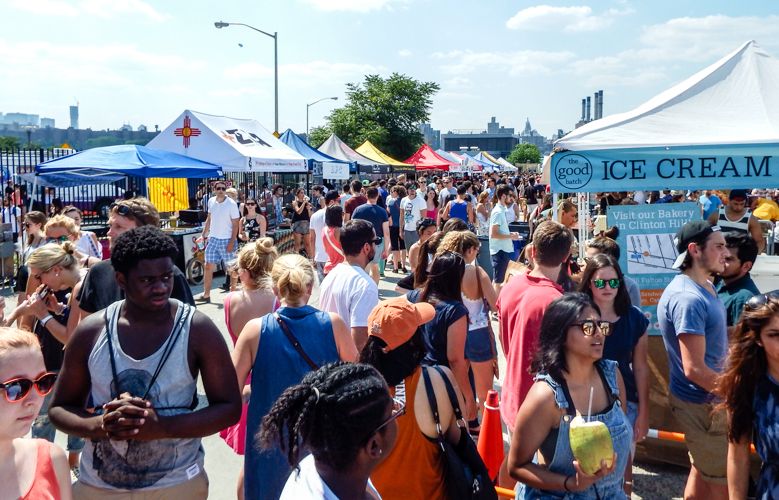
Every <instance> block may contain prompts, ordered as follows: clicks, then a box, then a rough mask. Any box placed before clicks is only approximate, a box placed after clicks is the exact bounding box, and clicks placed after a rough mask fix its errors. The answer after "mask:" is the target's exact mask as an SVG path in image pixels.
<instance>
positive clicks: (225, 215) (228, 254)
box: [197, 181, 241, 302]
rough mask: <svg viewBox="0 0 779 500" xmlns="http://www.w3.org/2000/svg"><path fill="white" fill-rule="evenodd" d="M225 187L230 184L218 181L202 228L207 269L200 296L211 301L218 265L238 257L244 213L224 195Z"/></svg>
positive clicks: (202, 300) (200, 299)
mask: <svg viewBox="0 0 779 500" xmlns="http://www.w3.org/2000/svg"><path fill="white" fill-rule="evenodd" d="M226 189H227V184H225V183H224V182H223V181H216V182H215V183H214V192H215V193H216V196H214V197H213V198H211V199H209V200H208V217H207V218H206V224H205V227H204V228H203V238H204V239H205V240H206V256H205V257H206V271H205V276H204V278H203V295H201V296H200V297H199V298H198V299H197V300H198V301H200V302H211V281H212V280H213V278H214V270H216V265H217V264H218V263H219V262H229V261H231V260H233V259H235V245H236V238H237V237H238V228H239V222H240V220H241V214H240V213H239V212H238V204H237V203H236V202H235V201H233V199H232V198H229V197H228V196H226V195H225V191H226Z"/></svg>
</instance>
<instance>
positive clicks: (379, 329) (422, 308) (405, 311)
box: [368, 296, 435, 352]
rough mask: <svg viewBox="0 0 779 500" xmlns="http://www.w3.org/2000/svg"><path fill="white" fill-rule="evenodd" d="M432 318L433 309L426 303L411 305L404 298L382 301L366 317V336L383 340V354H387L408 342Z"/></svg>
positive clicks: (433, 315)
mask: <svg viewBox="0 0 779 500" xmlns="http://www.w3.org/2000/svg"><path fill="white" fill-rule="evenodd" d="M433 317H435V307H433V306H432V305H430V304H428V303H426V302H421V303H418V304H413V303H411V302H409V301H408V299H407V298H406V297H405V296H401V297H396V298H393V299H388V300H383V301H381V302H379V305H377V306H376V307H374V308H373V311H371V314H370V315H369V316H368V335H372V336H374V337H377V338H380V339H381V340H383V341H384V343H386V344H387V347H385V348H384V352H389V351H392V350H393V349H397V348H398V347H400V346H402V345H403V344H405V343H406V342H408V341H409V339H411V337H413V336H414V333H416V331H417V328H419V327H420V326H422V325H424V324H425V323H427V322H428V321H430V320H431V319H433Z"/></svg>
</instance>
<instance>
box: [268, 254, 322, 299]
mask: <svg viewBox="0 0 779 500" xmlns="http://www.w3.org/2000/svg"><path fill="white" fill-rule="evenodd" d="M271 279H272V280H273V286H274V287H275V288H276V290H277V291H278V295H279V298H284V300H286V301H287V302H291V303H296V302H298V301H300V299H301V297H303V296H304V295H306V294H307V293H308V291H309V289H310V288H311V287H312V286H313V285H314V279H315V274H314V267H313V266H312V265H311V261H309V260H308V259H306V258H304V257H303V256H302V255H298V254H292V253H288V254H284V255H282V256H281V257H279V258H278V259H276V262H274V263H273V269H272V270H271Z"/></svg>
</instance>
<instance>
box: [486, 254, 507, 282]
mask: <svg viewBox="0 0 779 500" xmlns="http://www.w3.org/2000/svg"><path fill="white" fill-rule="evenodd" d="M490 259H492V272H493V273H494V276H495V278H494V279H493V280H492V281H493V282H494V283H503V280H504V279H506V269H508V267H509V262H510V261H511V254H510V253H509V252H504V251H503V250H498V252H497V253H494V254H492V255H490Z"/></svg>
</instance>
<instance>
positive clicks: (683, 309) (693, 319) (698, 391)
mask: <svg viewBox="0 0 779 500" xmlns="http://www.w3.org/2000/svg"><path fill="white" fill-rule="evenodd" d="M657 319H658V320H659V322H660V332H661V333H662V334H663V343H664V344H665V351H666V353H667V354H668V365H669V368H670V372H671V384H670V389H671V393H672V394H673V395H674V396H676V397H678V398H679V399H681V400H682V401H688V402H690V403H708V402H710V401H712V400H713V399H714V396H713V395H712V394H711V393H709V392H707V391H706V390H705V389H703V388H701V387H700V386H699V385H697V384H695V383H693V382H691V381H690V380H689V379H688V378H687V377H686V376H685V375H684V368H683V367H682V355H681V350H680V348H679V337H678V336H679V335H680V334H683V333H685V334H690V335H702V336H703V337H704V338H705V340H706V352H705V356H704V362H705V363H706V366H708V367H709V368H710V369H712V370H714V371H716V372H721V371H722V368H723V365H724V362H725V358H726V356H727V352H728V330H727V321H726V317H725V306H723V305H722V302H721V301H720V299H719V298H718V297H717V296H716V295H713V294H712V292H710V291H708V290H707V289H705V288H703V287H702V286H700V285H699V284H698V283H696V282H695V281H694V280H693V279H692V278H690V277H688V276H686V275H684V274H679V275H677V276H676V277H675V278H674V279H673V280H672V281H671V283H670V284H669V285H668V287H666V289H665V290H664V291H663V295H662V296H661V297H660V301H659V302H658V303H657Z"/></svg>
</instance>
